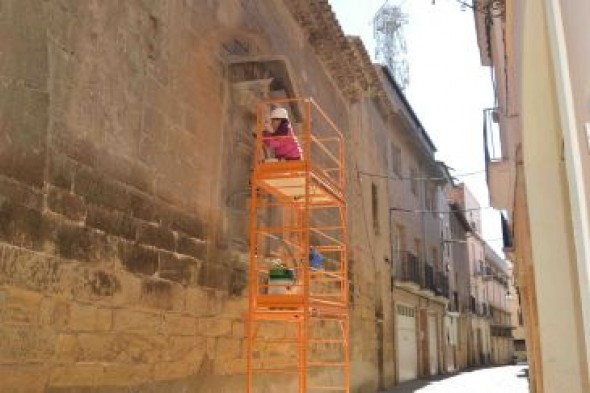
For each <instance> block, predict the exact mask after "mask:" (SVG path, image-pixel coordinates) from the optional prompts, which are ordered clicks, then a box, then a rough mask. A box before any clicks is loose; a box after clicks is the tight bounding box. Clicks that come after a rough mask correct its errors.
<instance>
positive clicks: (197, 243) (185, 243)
mask: <svg viewBox="0 0 590 393" xmlns="http://www.w3.org/2000/svg"><path fill="white" fill-rule="evenodd" d="M176 251H177V252H178V253H180V254H184V255H189V256H191V257H193V258H196V259H199V260H201V261H203V260H205V259H206V252H207V243H205V242H204V241H202V240H198V239H195V238H190V237H188V236H184V235H179V237H178V246H177V248H176Z"/></svg>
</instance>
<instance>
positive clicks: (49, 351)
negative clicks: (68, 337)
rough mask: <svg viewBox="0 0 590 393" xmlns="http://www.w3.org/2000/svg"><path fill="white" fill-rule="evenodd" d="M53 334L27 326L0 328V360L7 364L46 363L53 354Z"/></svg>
mask: <svg viewBox="0 0 590 393" xmlns="http://www.w3.org/2000/svg"><path fill="white" fill-rule="evenodd" d="M54 340H55V333H54V332H53V331H51V330H49V329H47V328H41V329H40V328H38V327H36V326H27V325H8V324H6V325H1V326H0V359H3V362H7V363H17V362H46V361H48V360H49V359H51V358H52V357H53V354H54V350H55V349H54Z"/></svg>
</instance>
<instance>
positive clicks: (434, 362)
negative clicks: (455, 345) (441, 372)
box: [428, 314, 438, 375]
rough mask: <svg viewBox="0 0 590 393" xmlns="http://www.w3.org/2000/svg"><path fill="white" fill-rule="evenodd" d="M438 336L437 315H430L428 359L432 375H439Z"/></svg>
mask: <svg viewBox="0 0 590 393" xmlns="http://www.w3.org/2000/svg"><path fill="white" fill-rule="evenodd" d="M436 334H437V325H436V315H434V314H428V359H429V363H430V375H436V374H438V347H437V340H436Z"/></svg>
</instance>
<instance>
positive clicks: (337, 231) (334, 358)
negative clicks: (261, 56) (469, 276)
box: [246, 98, 350, 393]
mask: <svg viewBox="0 0 590 393" xmlns="http://www.w3.org/2000/svg"><path fill="white" fill-rule="evenodd" d="M276 106H282V107H285V108H288V109H289V112H290V113H291V116H290V117H291V118H292V119H293V118H294V119H297V122H293V123H292V124H293V128H294V130H295V133H296V135H297V138H298V140H299V141H300V143H301V147H302V150H303V155H302V159H301V160H291V161H281V160H276V159H273V158H272V157H271V156H269V154H268V152H269V151H268V150H267V149H266V148H265V142H264V139H265V138H274V137H273V136H272V135H270V136H269V134H265V133H263V130H264V129H265V126H266V119H267V118H268V113H269V110H271V109H273V108H274V107H276ZM276 138H279V137H276ZM344 148H345V141H344V138H343V135H342V133H341V132H340V130H339V129H338V127H336V125H335V124H334V122H333V121H332V120H330V118H329V117H328V116H327V115H326V114H325V112H324V111H323V110H322V109H321V108H320V107H319V106H318V105H317V104H316V103H315V102H314V101H313V100H312V99H309V98H296V99H280V100H272V101H265V102H262V103H260V104H259V105H258V108H257V133H256V150H255V154H254V168H253V172H252V179H251V185H252V193H251V209H250V270H249V312H248V318H247V325H246V331H247V392H249V393H253V392H255V391H261V390H266V389H272V390H274V389H276V390H277V391H281V392H288V391H294V392H295V391H296V392H299V393H304V392H311V391H319V390H323V391H343V392H349V391H350V345H349V330H350V320H349V311H348V296H349V295H348V264H347V262H348V261H347V244H346V243H347V223H346V218H347V212H346V194H345V185H346V167H345V150H344ZM311 247H313V249H314V250H315V252H319V253H320V254H322V255H323V257H324V261H323V265H322V266H315V267H312V266H310V251H311ZM293 377H297V378H293Z"/></svg>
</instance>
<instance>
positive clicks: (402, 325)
mask: <svg viewBox="0 0 590 393" xmlns="http://www.w3.org/2000/svg"><path fill="white" fill-rule="evenodd" d="M396 309H397V364H398V370H399V381H400V382H403V381H409V380H411V379H416V378H418V343H417V340H416V311H415V309H414V308H412V307H408V306H405V305H403V304H398V305H397V307H396Z"/></svg>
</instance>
